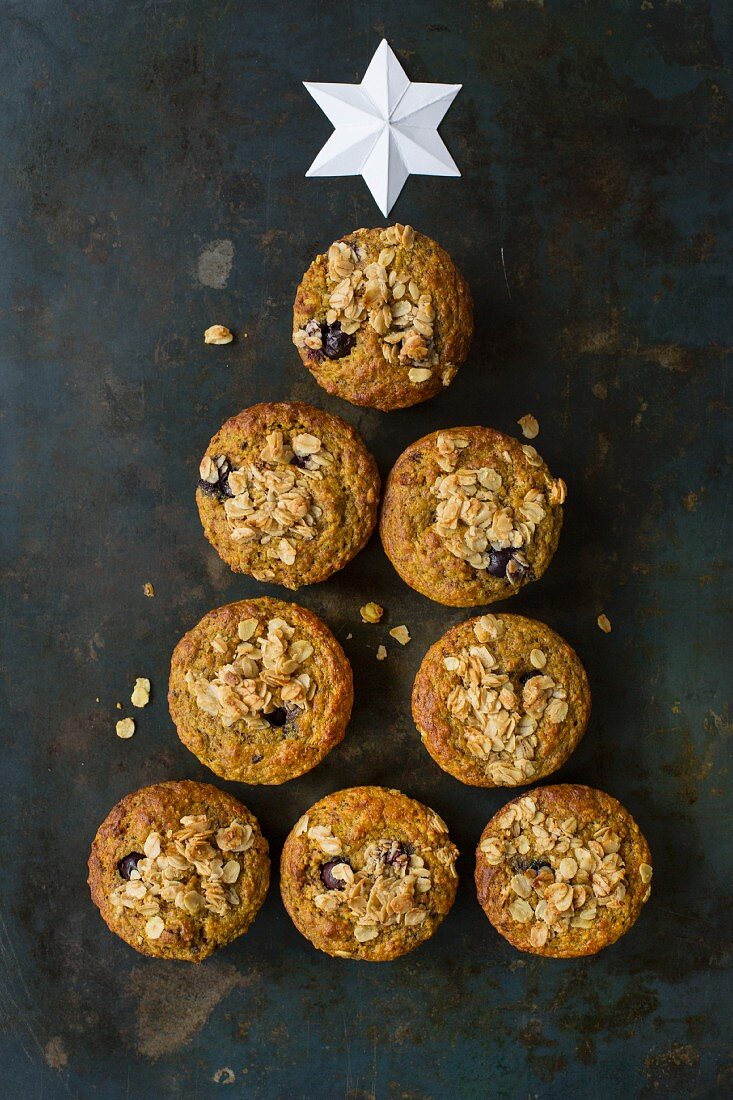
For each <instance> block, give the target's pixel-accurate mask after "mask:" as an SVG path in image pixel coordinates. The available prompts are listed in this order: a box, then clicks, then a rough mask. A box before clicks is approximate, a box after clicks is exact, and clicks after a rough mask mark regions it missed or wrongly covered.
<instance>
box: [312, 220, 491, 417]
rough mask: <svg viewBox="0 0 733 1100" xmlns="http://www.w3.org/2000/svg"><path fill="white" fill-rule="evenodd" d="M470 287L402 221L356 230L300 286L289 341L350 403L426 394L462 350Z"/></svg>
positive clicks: (437, 387)
mask: <svg viewBox="0 0 733 1100" xmlns="http://www.w3.org/2000/svg"><path fill="white" fill-rule="evenodd" d="M472 336H473V303H472V300H471V292H470V290H469V289H468V285H467V283H466V281H465V280H464V279H463V277H462V276H461V275H460V273H459V272H458V270H457V268H456V266H455V264H454V263H453V261H452V260H451V258H450V256H449V255H448V253H447V252H446V251H445V249H443V248H441V247H440V245H439V244H436V242H435V241H433V240H431V239H430V237H426V236H424V235H423V234H422V233H417V232H415V230H414V229H412V227H411V226H409V225H392V226H389V228H387V229H357V230H355V232H353V233H349V234H347V236H345V237H342V238H341V239H340V240H338V241H335V242H334V243H333V244H332V245H331V247H330V248H329V249H328V252H326V253H324V254H323V255H320V256H316V258H315V260H314V261H313V263H312V264H311V266H310V267H309V268H308V270H307V271H306V273H305V275H304V276H303V279H302V282H301V284H300V286H299V287H298V293H297V295H296V298H295V308H294V311H293V343H294V344H295V346H296V347H297V349H298V351H299V352H300V356H301V359H302V360H303V363H304V364H305V366H306V367H307V368H308V370H309V371H310V372H311V374H312V375H313V377H314V378H315V380H316V382H318V384H319V385H320V386H322V387H323V388H324V390H327V391H328V393H333V394H336V395H337V396H338V397H343V398H344V399H345V400H346V401H350V402H351V403H352V404H353V405H369V406H371V407H372V408H375V409H382V410H385V411H387V410H389V409H402V408H405V407H406V406H408V405H415V404H417V403H418V402H419V401H425V400H427V399H428V398H429V397H434V396H435V394H437V393H439V392H440V391H441V390H442V389H443V388H444V387H445V386H448V385H450V383H451V382H452V380H453V378H454V377H455V375H456V372H457V371H458V368H459V367H460V366H461V364H462V363H463V361H464V360H465V359H466V356H467V355H468V349H469V347H470V345H471V338H472Z"/></svg>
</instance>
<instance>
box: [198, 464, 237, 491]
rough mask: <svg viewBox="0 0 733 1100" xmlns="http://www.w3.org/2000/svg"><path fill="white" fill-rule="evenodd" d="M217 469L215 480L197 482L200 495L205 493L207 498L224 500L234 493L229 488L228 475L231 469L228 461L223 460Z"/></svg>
mask: <svg viewBox="0 0 733 1100" xmlns="http://www.w3.org/2000/svg"><path fill="white" fill-rule="evenodd" d="M217 465H218V464H217ZM218 469H219V476H218V478H217V480H216V481H204V480H203V478H201V479H200V481H199V489H200V490H201V492H202V493H206V495H207V496H210V497H216V498H217V500H226V498H227V497H233V496H234V493H233V492H232V491H231V489H230V488H229V474H230V472H231V469H232V467H231V465H230V463H229V459H228V458H225V459H224V461H223V462H222V463H221V465H220V466H219V467H218Z"/></svg>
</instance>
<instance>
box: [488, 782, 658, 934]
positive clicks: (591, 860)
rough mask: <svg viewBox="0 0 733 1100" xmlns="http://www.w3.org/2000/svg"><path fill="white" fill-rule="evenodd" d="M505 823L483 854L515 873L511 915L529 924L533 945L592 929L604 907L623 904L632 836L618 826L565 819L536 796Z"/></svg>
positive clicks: (503, 820) (514, 809)
mask: <svg viewBox="0 0 733 1100" xmlns="http://www.w3.org/2000/svg"><path fill="white" fill-rule="evenodd" d="M498 825H499V828H500V830H501V833H500V835H499V836H489V837H487V839H486V840H484V841H483V842H482V843H481V845H480V850H481V852H482V853H483V856H484V858H485V859H486V861H487V863H489V864H490V865H491V866H494V867H498V866H500V865H508V866H509V868H510V870H512V871H513V874H512V877H511V878H510V880H509V882H508V886H507V894H506V900H507V903H508V910H509V913H510V914H511V917H512V919H513V920H515V921H517V922H518V923H519V924H526V925H528V926H529V939H530V943H531V944H532V946H533V947H535V948H538V949H539V948H543V947H544V946H545V944H547V942H548V941H549V940H552V939H553V938H554V937H556V936H559V935H562V934H564V933H567V932H568V930H569V929H581V930H588V929H590V928H592V926H593V923H594V921H596V920H597V919H598V917H599V915H600V914H601V913H602V911H603V910H604V909H609V910H613V909H618V908H620V907H621V906H622V905H623V903H624V899H625V897H626V892H627V887H628V885H629V880H628V870H627V867H626V865H625V863H624V860H623V858H622V857H621V854H620V849H621V845H622V842H623V839H624V837H623V835H620V834H619V833H618V832H616V830H615V829H614V828H612V827H611V826H610V825H608V824H605V825H604V824H601V823H599V822H598V821H595V822H592V823H589V824H587V825H585V826H582V827H581V826H580V825H579V824H578V821H577V820H576V818H575V817H568V818H566V819H565V820H563V821H560V820H557V819H556V818H554V817H552V816H550V815H547V814H544V813H543V812H542V811H541V810H539V809H538V807H537V803H536V802H535V801H534V799H533V798H532V797H531V796H528V797H526V798H522V799H520V800H519V801H518V802H516V803H514V804H512V805H510V806H508V807H507V809H506V811H505V813H504V814H503V816H502V817H500V818H499V821H498ZM645 866H648V865H645V864H642V865H641V867H645ZM641 867H640V868H639V872H640V874H641V875H642V881H644V878H643V874H644V872H642V869H641ZM649 871H651V868H649ZM650 877H651V876H650Z"/></svg>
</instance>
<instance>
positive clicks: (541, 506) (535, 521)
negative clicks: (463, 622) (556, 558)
mask: <svg viewBox="0 0 733 1100" xmlns="http://www.w3.org/2000/svg"><path fill="white" fill-rule="evenodd" d="M565 495H566V486H565V482H564V481H563V480H562V479H561V478H554V477H553V476H552V475H551V474H550V471H549V470H548V468H547V466H546V465H545V463H544V462H543V460H542V459H541V458H540V456H539V455H538V454H537V451H536V450H535V448H534V447H532V446H530V445H529V444H521V443H519V442H518V441H517V440H516V439H512V438H511V436H507V435H502V433H501V432H497V431H494V429H493V428H482V427H472V428H451V429H448V430H444V431H438V432H432V433H431V434H430V435H426V436H424V437H423V438H422V439H418V440H417V442H416V443H413V444H411V446H409V447H408V448H407V450H405V451H403V453H402V454H401V455H400V457H399V458H398V459H397V462H396V463H395V465H394V467H393V469H392V471H391V473H390V475H389V478H388V479H387V486H386V489H385V493H384V501H383V505H382V518H381V526H380V531H381V536H382V543H383V545H384V549H385V552H386V554H387V557H388V558H389V559H390V561H391V562H392V564H393V565H394V567H395V569H396V570H397V572H398V573H399V575H400V576H401V577H402V579H403V580H404V581H405V582H406V583H407V584H409V585H410V587H411V588H414V589H415V590H416V591H417V592H420V593H422V595H424V596H429V597H430V599H432V600H436V601H437V602H438V603H443V604H448V605H449V606H451V607H474V606H476V605H479V604H489V603H493V602H494V601H496V600H503V599H506V598H507V597H508V596H513V595H515V593H517V592H518V591H519V589H520V588H522V587H523V586H524V585H526V584H529V583H530V582H531V581H534V580H537V579H538V578H539V577H541V576H542V574H543V573H544V571H545V569H546V568H547V566H548V565H549V564H550V561H551V559H552V556H553V554H554V553H555V550H556V549H557V544H558V541H559V539H560V528H561V527H562V504H563V502H564V500H565Z"/></svg>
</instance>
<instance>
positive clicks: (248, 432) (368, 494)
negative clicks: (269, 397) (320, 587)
mask: <svg viewBox="0 0 733 1100" xmlns="http://www.w3.org/2000/svg"><path fill="white" fill-rule="evenodd" d="M199 473H200V480H199V483H198V489H197V491H196V502H197V504H198V509H199V515H200V516H201V522H202V523H203V525H204V534H205V535H206V537H207V539H208V540H209V542H210V543H211V544H212V545H213V546H214V548H215V549H216V551H217V553H218V554H219V555H220V557H222V558H223V559H224V561H225V562H227V564H228V565H229V566H231V568H232V569H233V570H234V571H235V572H236V573H249V574H250V576H252V577H255V578H256V579H257V580H259V581H272V582H273V583H275V584H282V585H285V587H286V588H293V589H294V588H300V586H301V585H303V584H315V583H316V582H317V581H323V580H325V579H326V578H327V577H330V576H331V574H332V573H335V572H336V571H337V570H338V569H341V568H343V566H344V565H346V564H347V562H349V561H351V559H352V558H353V557H354V555H355V554H357V553H358V552H359V550H361V549H362V547H363V546H364V545H365V543H366V542H367V540H368V538H369V536H370V535H371V533H372V531H373V529H374V524H375V523H376V515H377V505H378V502H379V489H380V483H379V473H378V471H377V467H376V464H375V462H374V459H373V458H372V456H371V455H370V454H369V452H368V451H367V449H366V447H365V446H364V444H363V443H362V441H361V439H360V438H359V436H358V435H357V434H356V432H355V431H354V429H353V428H352V427H351V426H350V425H349V424H347V423H346V421H345V420H342V419H341V418H340V417H339V416H332V415H331V414H330V413H326V412H323V411H322V410H321V409H316V408H314V407H313V406H312V405H302V404H298V403H291V402H281V403H279V404H265V405H253V406H252V407H251V408H249V409H245V410H244V412H241V413H239V414H238V415H237V416H233V417H232V418H231V420H227V422H226V423H225V424H224V425H223V427H222V428H221V429H220V430H219V431H218V432H217V433H216V435H215V436H214V438H213V439H212V440H211V442H210V443H209V446H208V447H207V449H206V454H205V455H204V457H203V459H202V461H201V466H200V470H199Z"/></svg>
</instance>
